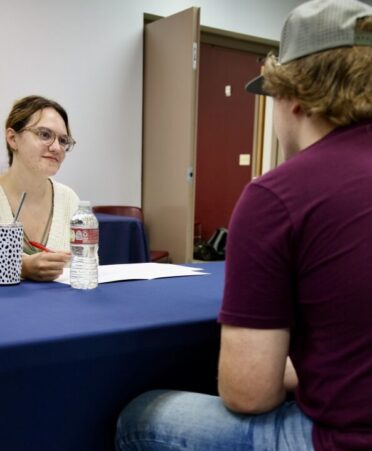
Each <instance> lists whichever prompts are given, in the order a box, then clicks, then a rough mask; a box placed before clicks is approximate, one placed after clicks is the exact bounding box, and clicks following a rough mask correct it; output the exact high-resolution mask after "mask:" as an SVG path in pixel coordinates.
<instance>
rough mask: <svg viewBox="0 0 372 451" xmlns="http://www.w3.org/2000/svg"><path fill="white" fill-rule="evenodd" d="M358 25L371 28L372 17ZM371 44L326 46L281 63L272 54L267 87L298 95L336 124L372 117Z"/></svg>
mask: <svg viewBox="0 0 372 451" xmlns="http://www.w3.org/2000/svg"><path fill="white" fill-rule="evenodd" d="M357 28H358V29H359V30H363V31H372V17H368V18H364V19H360V20H359V21H358V24H357ZM371 62H372V47H367V46H354V47H342V48H337V49H331V50H326V51H323V52H320V53H316V54H313V55H309V56H305V57H303V58H300V59H297V60H294V61H291V62H289V63H286V64H283V65H281V64H279V63H278V60H277V58H276V57H275V56H274V55H269V56H268V57H267V59H266V61H265V66H264V72H263V74H264V77H265V82H264V89H265V90H266V91H267V92H268V93H270V94H271V95H272V96H274V97H277V98H285V99H290V98H296V99H297V100H299V101H300V104H301V107H302V109H303V111H304V112H305V113H306V114H308V115H313V114H315V115H318V116H321V117H325V118H327V119H328V120H329V121H330V122H331V123H333V124H334V125H336V126H340V125H348V124H350V123H353V122H359V121H361V120H365V119H372V63H371Z"/></svg>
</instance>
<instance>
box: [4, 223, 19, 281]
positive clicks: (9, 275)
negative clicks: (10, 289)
mask: <svg viewBox="0 0 372 451" xmlns="http://www.w3.org/2000/svg"><path fill="white" fill-rule="evenodd" d="M22 250H23V227H22V224H21V223H20V222H16V223H15V224H2V223H0V285H15V284H17V283H19V282H20V281H21V269H22Z"/></svg>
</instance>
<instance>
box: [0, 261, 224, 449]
mask: <svg viewBox="0 0 372 451" xmlns="http://www.w3.org/2000/svg"><path fill="white" fill-rule="evenodd" d="M196 266H198V267H202V268H205V269H206V270H207V271H208V272H211V274H210V275H207V276H193V277H176V278H168V279H156V280H151V281H131V282H116V283H110V284H102V285H99V287H98V288H97V289H95V290H91V291H81V290H73V289H72V288H71V287H69V286H68V285H62V284H58V283H36V282H22V283H21V284H20V285H18V286H11V287H4V286H3V287H0V400H1V409H2V414H1V419H0V449H1V450H3V451H26V450H27V451H34V450H35V451H106V450H107V451H113V450H114V432H115V422H116V419H117V417H118V415H119V412H120V410H121V408H122V407H123V406H124V405H125V404H126V403H127V402H128V401H129V400H130V399H132V398H133V397H135V396H136V395H138V394H140V393H141V392H143V391H145V390H148V389H152V388H178V389H189V390H196V391H204V392H214V391H215V390H216V369H217V355H218V348H219V326H218V324H217V322H216V317H217V313H218V310H219V306H220V302H221V298H222V290H223V273H224V265H223V263H220V262H216V263H206V264H204V263H203V264H202V265H196Z"/></svg>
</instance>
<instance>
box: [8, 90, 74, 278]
mask: <svg viewBox="0 0 372 451" xmlns="http://www.w3.org/2000/svg"><path fill="white" fill-rule="evenodd" d="M5 136H6V146H7V149H8V156H9V169H8V170H7V171H6V172H5V173H4V174H2V175H0V222H11V221H12V220H13V217H14V213H15V211H16V209H17V206H18V203H19V199H20V195H21V193H22V192H26V193H27V196H26V199H25V202H24V204H23V207H22V210H21V212H20V216H19V220H20V221H21V222H22V224H23V229H24V245H23V251H24V254H23V259H22V277H24V278H28V279H33V280H39V281H49V280H54V279H56V278H57V277H58V276H59V275H60V274H61V273H62V271H63V267H64V266H65V265H66V264H67V263H68V261H69V259H70V255H69V252H70V219H71V217H72V215H73V213H74V212H75V210H76V209H77V205H78V197H77V195H76V194H75V193H74V191H72V190H71V189H70V188H68V187H67V186H65V185H62V184H61V183H57V182H55V181H54V180H52V179H51V177H53V176H54V175H55V174H56V173H57V171H58V169H59V168H60V166H61V164H62V163H63V160H64V159H65V156H66V153H67V152H70V151H71V149H72V147H73V145H74V144H75V141H74V139H73V138H72V136H71V132H70V128H69V124H68V116H67V113H66V111H65V110H64V109H63V108H62V107H61V106H60V105H59V104H58V103H56V102H54V101H52V100H49V99H46V98H43V97H40V96H28V97H25V98H23V99H21V100H19V101H17V102H16V103H15V104H14V106H13V108H12V110H11V112H10V114H9V116H8V119H7V121H6V126H5Z"/></svg>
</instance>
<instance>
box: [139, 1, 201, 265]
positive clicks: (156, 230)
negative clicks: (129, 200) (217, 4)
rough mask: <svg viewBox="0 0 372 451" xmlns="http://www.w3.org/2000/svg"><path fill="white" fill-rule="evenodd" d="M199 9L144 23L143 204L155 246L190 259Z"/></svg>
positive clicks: (179, 258)
mask: <svg viewBox="0 0 372 451" xmlns="http://www.w3.org/2000/svg"><path fill="white" fill-rule="evenodd" d="M199 17H200V10H199V8H190V9H188V10H186V11H183V12H180V13H178V14H175V15H173V16H170V17H166V18H163V19H160V20H157V21H155V22H152V23H150V24H148V25H146V27H145V49H144V52H145V59H144V71H145V72H144V122H143V123H144V131H143V177H142V179H143V191H142V196H143V197H142V206H143V211H144V218H145V224H146V229H147V233H148V237H149V242H150V247H151V248H152V249H155V248H156V249H166V250H168V251H169V253H170V258H171V260H172V261H173V262H174V263H184V262H189V261H191V260H192V253H193V228H194V195H195V189H194V165H195V156H196V124H197V106H198V96H197V93H198V66H199V64H198V61H199V56H198V54H199V51H198V49H199V42H200V37H199V36H200V23H199V22H200V18H199Z"/></svg>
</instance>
